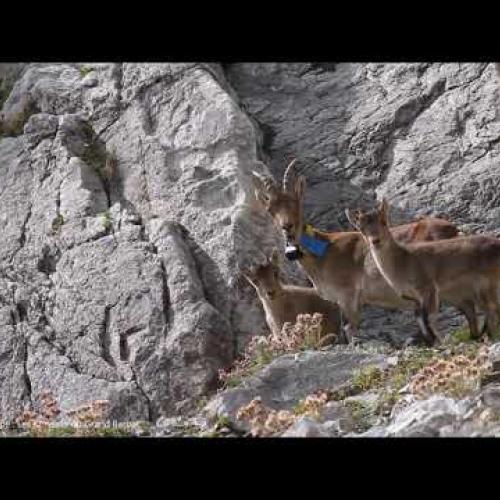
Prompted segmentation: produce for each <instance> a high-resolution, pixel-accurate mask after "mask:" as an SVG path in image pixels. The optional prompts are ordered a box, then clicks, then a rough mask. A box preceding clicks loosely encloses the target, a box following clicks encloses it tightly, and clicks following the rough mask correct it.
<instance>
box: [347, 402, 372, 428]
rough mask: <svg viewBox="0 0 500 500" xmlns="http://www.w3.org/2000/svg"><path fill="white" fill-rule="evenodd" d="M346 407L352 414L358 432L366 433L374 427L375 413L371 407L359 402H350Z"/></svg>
mask: <svg viewBox="0 0 500 500" xmlns="http://www.w3.org/2000/svg"><path fill="white" fill-rule="evenodd" d="M344 405H345V406H346V407H347V408H348V409H349V411H350V412H351V416H352V419H353V421H354V426H355V430H356V432H365V431H367V430H368V429H369V428H370V427H372V426H373V425H374V423H375V422H374V419H375V415H374V411H373V409H372V407H371V405H369V404H367V403H364V402H363V401H358V400H354V399H353V400H348V401H345V402H344Z"/></svg>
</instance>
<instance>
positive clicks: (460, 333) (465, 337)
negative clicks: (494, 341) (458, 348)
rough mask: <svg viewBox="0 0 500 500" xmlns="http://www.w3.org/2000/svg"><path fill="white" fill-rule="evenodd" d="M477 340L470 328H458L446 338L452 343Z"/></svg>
mask: <svg viewBox="0 0 500 500" xmlns="http://www.w3.org/2000/svg"><path fill="white" fill-rule="evenodd" d="M469 342H476V340H474V339H473V338H472V337H471V334H470V331H469V329H468V328H458V329H457V330H455V331H454V332H452V333H450V334H449V335H448V337H447V338H446V343H447V344H450V345H459V344H463V343H469Z"/></svg>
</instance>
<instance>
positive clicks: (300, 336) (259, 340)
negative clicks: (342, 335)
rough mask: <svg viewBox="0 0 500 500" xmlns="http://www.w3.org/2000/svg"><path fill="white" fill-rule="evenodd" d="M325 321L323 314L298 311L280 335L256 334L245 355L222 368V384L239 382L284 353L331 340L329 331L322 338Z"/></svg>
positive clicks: (220, 377) (317, 345)
mask: <svg viewBox="0 0 500 500" xmlns="http://www.w3.org/2000/svg"><path fill="white" fill-rule="evenodd" d="M323 322H324V318H323V315H322V314H319V313H316V314H313V315H310V314H299V315H298V316H297V321H296V322H295V324H294V325H292V324H291V323H285V324H284V325H283V328H282V330H281V332H280V334H279V335H270V336H268V337H262V336H255V337H253V338H252V339H251V340H250V342H249V343H248V345H247V347H246V349H245V352H244V353H243V356H242V357H241V358H240V359H239V360H237V361H236V362H235V363H234V365H233V366H232V367H231V368H230V369H229V370H220V371H219V379H220V380H221V382H222V383H223V387H224V388H227V387H233V386H235V385H238V384H239V383H240V382H241V381H242V379H243V378H244V377H248V376H249V375H252V374H253V373H255V372H256V371H257V370H258V369H260V368H262V367H263V366H265V365H266V364H268V363H270V362H271V361H272V360H273V359H275V358H276V357H278V356H281V355H283V354H290V353H296V352H300V351H304V350H314V349H320V348H321V347H322V346H324V345H325V343H327V342H328V341H330V340H331V336H330V335H328V336H326V337H323V338H321V333H322V330H323Z"/></svg>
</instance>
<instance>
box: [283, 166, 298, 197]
mask: <svg viewBox="0 0 500 500" xmlns="http://www.w3.org/2000/svg"><path fill="white" fill-rule="evenodd" d="M296 162H297V158H294V159H293V160H292V161H291V162H290V163H289V164H288V166H287V167H286V170H285V173H284V174H283V191H288V190H289V189H290V187H291V186H290V177H291V174H292V170H293V166H294V165H295V163H296Z"/></svg>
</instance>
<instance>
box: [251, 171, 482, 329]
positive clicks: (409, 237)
mask: <svg viewBox="0 0 500 500" xmlns="http://www.w3.org/2000/svg"><path fill="white" fill-rule="evenodd" d="M254 182H255V188H256V191H255V195H256V197H257V199H258V200H260V201H261V203H262V204H263V205H264V207H265V209H266V210H267V211H268V212H269V213H270V215H271V216H272V217H273V220H274V222H275V224H276V225H277V226H278V227H279V228H281V229H282V230H283V231H284V233H285V235H286V238H287V240H289V241H291V242H294V243H295V244H297V242H298V241H299V240H300V236H301V234H302V231H303V225H304V221H303V212H302V201H303V195H304V189H305V179H304V178H303V177H302V176H301V177H298V178H297V179H296V180H295V184H294V185H293V187H292V189H291V190H290V191H284V190H282V189H281V188H280V187H278V186H277V185H276V184H273V182H274V181H273V180H272V179H270V178H269V177H266V178H263V177H262V176H261V175H259V174H254ZM391 231H392V232H393V234H394V237H395V238H397V239H398V241H399V240H401V241H404V242H409V241H418V240H420V241H425V240H435V239H444V238H452V237H454V236H456V235H457V234H458V230H457V228H456V227H455V226H454V225H453V224H451V223H450V222H448V221H445V220H443V219H432V218H424V219H421V220H419V221H416V222H413V223H410V224H404V225H401V226H397V227H394V228H391ZM315 234H316V236H317V237H319V238H323V239H325V240H328V241H329V242H331V245H330V246H329V248H328V250H327V253H326V254H325V255H324V256H323V257H321V258H318V257H316V256H314V255H312V254H310V253H308V252H307V251H305V250H303V256H302V258H301V259H300V260H299V261H298V262H299V265H300V266H301V267H302V268H303V269H304V271H305V272H306V273H307V275H308V276H309V278H310V280H311V281H312V283H313V285H314V287H315V288H316V290H317V291H318V293H319V294H320V296H321V297H323V298H324V299H327V300H330V301H332V302H335V303H338V304H339V306H340V308H341V310H342V313H343V314H344V316H345V317H346V318H347V321H348V323H349V324H348V328H347V330H348V332H347V333H348V336H353V335H354V334H355V332H356V330H357V328H358V326H359V322H360V319H361V307H362V305H363V304H372V305H377V306H381V307H388V308H398V309H399V308H403V309H414V307H415V306H414V304H413V303H412V302H411V301H408V300H404V299H402V298H401V297H399V296H398V295H397V294H396V293H395V292H394V290H392V288H391V287H390V286H389V284H388V283H387V282H386V280H385V279H384V278H383V277H382V275H381V274H380V272H379V271H378V268H377V266H376V264H375V262H374V261H373V259H372V258H371V255H370V252H369V248H368V245H367V244H366V242H365V240H364V238H363V235H362V234H361V233H360V232H357V231H342V232H329V233H327V232H323V231H315ZM471 307H472V306H471V304H468V305H465V306H464V309H465V310H464V313H465V314H466V316H467V319H468V321H469V322H474V324H476V316H475V314H474V310H473V308H472V309H471ZM472 328H474V326H472Z"/></svg>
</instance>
